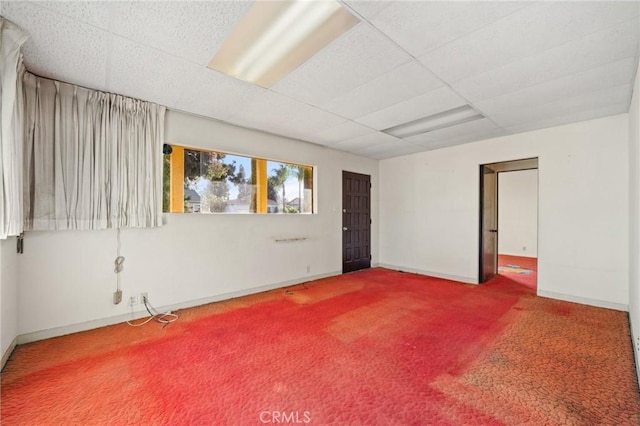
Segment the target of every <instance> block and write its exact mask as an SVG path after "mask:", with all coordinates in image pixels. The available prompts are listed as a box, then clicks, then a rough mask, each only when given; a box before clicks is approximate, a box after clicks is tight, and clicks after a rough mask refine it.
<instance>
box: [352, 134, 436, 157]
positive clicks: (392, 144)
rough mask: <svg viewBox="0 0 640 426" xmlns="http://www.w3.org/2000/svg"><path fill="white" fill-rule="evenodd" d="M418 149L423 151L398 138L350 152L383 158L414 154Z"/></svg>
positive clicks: (421, 148) (419, 147) (422, 149)
mask: <svg viewBox="0 0 640 426" xmlns="http://www.w3.org/2000/svg"><path fill="white" fill-rule="evenodd" d="M420 151H424V148H423V147H421V146H418V145H414V144H412V143H409V142H405V141H403V140H401V139H398V140H395V141H389V142H383V143H381V144H378V145H373V146H370V147H366V148H359V149H354V150H352V151H351V152H352V153H354V154H357V155H363V156H365V157H371V158H376V159H383V158H391V157H399V156H401V155H407V154H415V153H416V152H420Z"/></svg>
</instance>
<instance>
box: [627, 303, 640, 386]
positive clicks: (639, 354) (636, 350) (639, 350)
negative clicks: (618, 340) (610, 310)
mask: <svg viewBox="0 0 640 426" xmlns="http://www.w3.org/2000/svg"><path fill="white" fill-rule="evenodd" d="M637 331H639V332H640V330H637ZM629 332H630V333H631V348H632V350H633V356H634V359H635V361H636V374H637V376H638V391H640V344H638V345H636V342H637V341H640V334H636V332H635V331H634V329H633V321H631V315H629Z"/></svg>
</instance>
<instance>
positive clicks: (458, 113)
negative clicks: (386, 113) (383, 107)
mask: <svg viewBox="0 0 640 426" xmlns="http://www.w3.org/2000/svg"><path fill="white" fill-rule="evenodd" d="M481 118H484V116H483V115H482V114H480V113H478V112H477V111H476V110H474V109H473V108H471V107H470V106H469V105H464V106H461V107H458V108H453V109H450V110H447V111H443V112H439V113H437V114H433V115H430V116H428V117H423V118H419V119H417V120H413V121H410V122H408V123H404V124H400V125H398V126H394V127H389V128H388V129H385V130H383V132H385V133H387V134H389V135H391V136H395V137H397V138H401V139H402V138H407V137H409V136H415V135H420V134H422V133H427V132H432V131H434V130H438V129H444V128H445V127H452V126H456V125H458V124H462V123H466V122H468V121H473V120H479V119H481Z"/></svg>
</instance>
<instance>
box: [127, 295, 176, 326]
mask: <svg viewBox="0 0 640 426" xmlns="http://www.w3.org/2000/svg"><path fill="white" fill-rule="evenodd" d="M142 302H143V303H144V307H145V308H146V309H147V312H149V318H147V319H145V320H144V321H141V322H138V323H133V322H131V321H127V324H129V325H130V326H132V327H140V326H143V325H145V324H146V323H148V322H150V321H152V320H154V321H156V322H159V323H160V324H164V325H163V327H166V326H167V325H168V324H171V323H172V322H175V321H177V320H178V315H176V314H172V313H171V312H166V313H164V314H163V313H160V312H158V311H157V310H156V308H154V307H153V306H152V305H151V303H149V301H148V300H147V298H146V297H143V299H142ZM167 318H169V319H167Z"/></svg>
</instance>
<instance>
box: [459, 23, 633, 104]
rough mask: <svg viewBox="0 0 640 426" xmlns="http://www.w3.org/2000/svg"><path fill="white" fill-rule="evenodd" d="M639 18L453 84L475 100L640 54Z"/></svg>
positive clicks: (467, 96)
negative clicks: (639, 42)
mask: <svg viewBox="0 0 640 426" xmlns="http://www.w3.org/2000/svg"><path fill="white" fill-rule="evenodd" d="M639 27H640V25H639V23H638V19H632V20H629V21H625V22H624V23H622V24H620V25H616V26H615V27H613V28H609V29H607V30H604V31H600V32H597V33H594V34H591V35H589V36H587V37H584V38H581V39H578V40H575V41H573V42H570V43H567V44H564V45H562V46H559V47H556V48H554V49H550V50H547V51H545V52H543V53H540V54H538V55H533V56H530V57H528V58H525V59H522V60H519V61H516V62H513V63H511V64H508V65H505V66H503V67H500V68H497V69H495V70H492V71H489V72H486V73H483V74H480V75H477V76H473V77H471V78H468V79H464V80H461V81H458V82H456V83H453V85H452V86H453V88H454V89H455V90H457V91H458V92H459V93H460V94H462V95H463V96H465V97H466V98H467V99H469V100H471V101H472V102H476V101H479V100H483V99H489V98H493V97H496V96H500V95H503V94H507V93H511V92H515V91H518V90H521V89H523V88H525V87H530V86H534V85H537V84H540V83H543V82H546V81H550V80H554V79H557V78H560V77H563V76H568V75H571V74H574V73H577V72H581V71H584V70H588V69H590V68H594V67H598V66H602V65H605V64H608V63H610V62H615V61H618V60H620V59H624V58H628V57H630V56H635V55H637V50H638V39H639V38H640V35H639V34H640V32H639Z"/></svg>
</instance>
